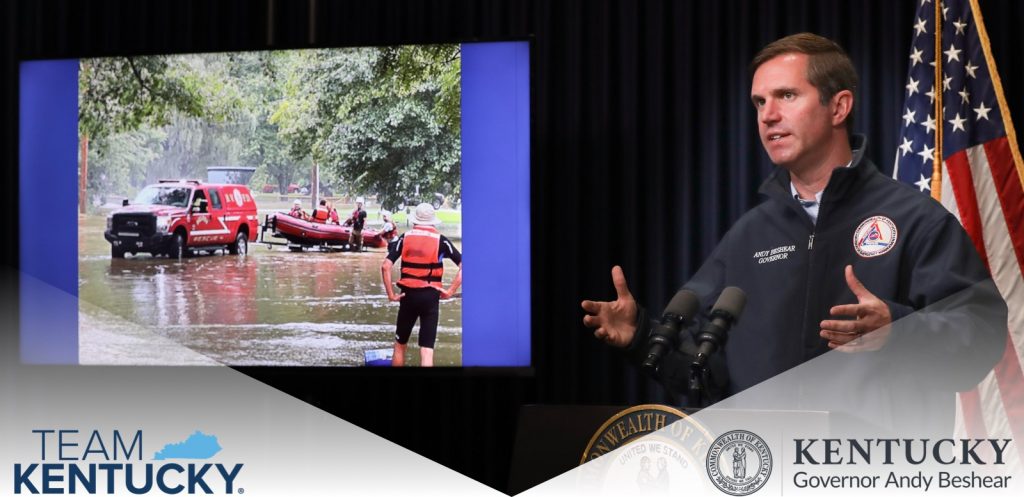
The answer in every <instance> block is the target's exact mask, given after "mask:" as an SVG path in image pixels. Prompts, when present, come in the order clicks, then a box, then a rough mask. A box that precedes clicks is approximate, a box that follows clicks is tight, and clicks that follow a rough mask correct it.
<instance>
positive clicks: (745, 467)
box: [707, 430, 772, 495]
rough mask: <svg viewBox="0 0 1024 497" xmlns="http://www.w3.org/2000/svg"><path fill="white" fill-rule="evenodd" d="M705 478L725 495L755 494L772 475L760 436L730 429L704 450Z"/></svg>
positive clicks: (768, 454)
mask: <svg viewBox="0 0 1024 497" xmlns="http://www.w3.org/2000/svg"><path fill="white" fill-rule="evenodd" d="M707 469H708V477H710V478H711V483H714V484H715V486H716V487H718V489H719V490H721V491H723V492H725V493H727V494H729V495H750V494H752V493H754V492H757V491H758V490H760V489H761V487H763V486H764V484H765V483H766V482H767V481H768V477H769V476H771V474H772V452H771V451H770V450H769V449H768V444H767V443H765V441H764V440H762V439H761V437H759V436H757V435H755V434H753V433H751V432H749V431H743V430H733V431H730V432H728V433H726V434H724V435H722V436H720V437H718V438H716V439H715V441H714V443H712V444H711V448H710V449H708V457H707Z"/></svg>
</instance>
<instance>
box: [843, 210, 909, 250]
mask: <svg viewBox="0 0 1024 497" xmlns="http://www.w3.org/2000/svg"><path fill="white" fill-rule="evenodd" d="M898 236H899V233H898V232H897V231H896V223H894V222H892V219H889V218H887V217H885V216H872V217H869V218H867V219H865V220H864V221H863V222H861V223H860V226H857V230H856V231H854V232H853V249H854V250H856V251H857V255H859V256H861V257H878V256H880V255H882V254H885V253H886V252H888V251H890V250H892V248H893V247H895V246H896V239H897V238H898Z"/></svg>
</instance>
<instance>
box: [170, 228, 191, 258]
mask: <svg viewBox="0 0 1024 497" xmlns="http://www.w3.org/2000/svg"><path fill="white" fill-rule="evenodd" d="M186 255H187V254H186V250H185V237H183V236H181V233H175V234H174V237H172V238H171V243H170V245H169V246H168V247H167V257H170V258H171V259H178V260H179V261H180V260H181V259H182V258H184V257H185V256H186Z"/></svg>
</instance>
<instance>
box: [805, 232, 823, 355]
mask: <svg viewBox="0 0 1024 497" xmlns="http://www.w3.org/2000/svg"><path fill="white" fill-rule="evenodd" d="M818 219H821V218H820V217H819V218H818ZM815 226H817V224H815ZM814 232H815V228H813V227H812V228H811V235H810V236H809V237H808V238H807V277H806V279H805V280H804V317H803V322H802V323H801V326H800V329H801V330H802V331H801V333H803V332H806V330H807V317H808V316H809V315H810V312H811V275H812V274H813V269H814V266H813V264H812V263H813V262H814ZM800 347H801V348H803V349H804V350H803V351H801V356H806V355H807V352H806V347H807V345H806V342H804V343H801V344H800ZM805 358H806V357H805Z"/></svg>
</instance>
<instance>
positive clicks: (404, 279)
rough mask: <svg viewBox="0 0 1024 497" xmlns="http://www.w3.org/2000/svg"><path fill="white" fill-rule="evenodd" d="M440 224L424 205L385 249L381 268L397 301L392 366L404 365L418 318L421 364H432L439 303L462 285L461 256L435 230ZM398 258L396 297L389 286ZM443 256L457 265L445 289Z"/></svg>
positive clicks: (389, 290) (389, 289) (391, 297)
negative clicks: (399, 272)
mask: <svg viewBox="0 0 1024 497" xmlns="http://www.w3.org/2000/svg"><path fill="white" fill-rule="evenodd" d="M440 222H441V221H440V220H438V219H437V216H435V215H434V207H433V206H431V205H430V204H427V203H422V204H420V205H417V206H416V210H415V211H414V212H413V219H412V224H413V227H412V229H411V230H409V231H406V232H405V233H403V234H402V235H401V236H399V237H398V240H396V241H395V243H393V244H390V245H389V246H388V256H387V258H385V259H384V262H383V263H382V264H381V266H380V274H381V278H382V279H383V280H384V290H385V291H386V292H387V294H388V300H390V301H391V302H399V306H398V322H397V324H396V326H395V353H394V356H393V357H392V359H391V365H392V366H403V365H405V350H406V344H408V342H409V335H411V334H412V327H413V325H414V324H416V320H417V319H419V321H420V334H419V345H420V365H421V366H433V365H434V342H435V341H436V339H437V321H438V315H439V300H440V299H447V298H451V296H452V295H454V294H455V291H456V290H458V289H459V285H461V284H462V253H460V252H459V250H458V249H457V248H455V245H453V244H452V242H451V240H448V238H447V237H445V236H444V235H442V234H440V233H438V231H437V229H436V228H434V226H435V225H437V224H440ZM399 257H401V259H402V268H401V274H402V276H401V279H399V280H398V287H399V288H401V289H402V293H401V294H397V295H396V294H395V290H394V288H393V287H392V285H391V267H392V266H393V265H394V263H395V261H397V260H398V258H399ZM445 257H447V258H449V259H451V260H452V262H454V263H455V264H457V265H458V266H459V271H458V272H457V273H455V279H453V280H452V284H451V286H450V287H448V289H445V288H444V286H443V285H442V282H441V279H442V278H441V277H442V276H443V273H444V264H443V259H444V258H445Z"/></svg>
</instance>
